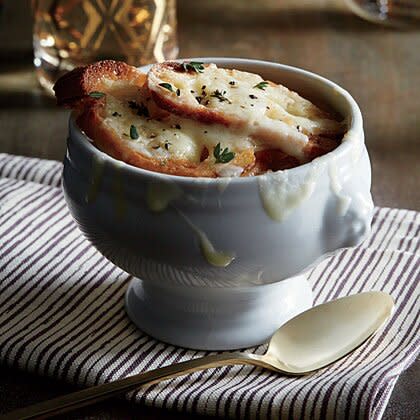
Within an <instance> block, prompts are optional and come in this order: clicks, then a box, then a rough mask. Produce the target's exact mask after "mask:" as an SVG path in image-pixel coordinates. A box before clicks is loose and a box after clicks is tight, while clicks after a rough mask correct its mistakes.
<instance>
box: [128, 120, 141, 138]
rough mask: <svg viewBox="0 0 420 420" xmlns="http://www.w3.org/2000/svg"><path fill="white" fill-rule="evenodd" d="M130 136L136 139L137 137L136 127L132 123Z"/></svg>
mask: <svg viewBox="0 0 420 420" xmlns="http://www.w3.org/2000/svg"><path fill="white" fill-rule="evenodd" d="M130 138H132V139H133V140H137V139H138V138H139V133H138V131H137V128H136V126H134V125H133V124H131V125H130Z"/></svg>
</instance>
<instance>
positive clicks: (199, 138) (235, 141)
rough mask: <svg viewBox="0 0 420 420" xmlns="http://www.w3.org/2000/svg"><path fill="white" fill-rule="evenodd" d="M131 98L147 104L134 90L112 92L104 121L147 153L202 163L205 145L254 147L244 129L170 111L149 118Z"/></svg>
mask: <svg viewBox="0 0 420 420" xmlns="http://www.w3.org/2000/svg"><path fill="white" fill-rule="evenodd" d="M130 95H131V96H130ZM130 101H136V103H143V105H144V106H146V107H147V101H145V100H143V101H141V100H139V98H138V95H137V96H136V95H133V93H132V92H131V94H129V95H121V94H119V95H118V97H116V96H111V95H108V96H107V104H106V111H105V112H106V117H105V119H104V124H105V125H107V126H108V127H109V128H110V129H112V130H114V131H115V133H116V134H117V135H118V136H119V137H120V138H121V141H123V142H125V143H126V144H127V145H128V146H129V147H130V148H132V149H133V150H135V151H137V152H140V153H142V154H143V155H144V156H147V157H154V158H157V159H162V160H166V159H171V158H177V159H186V160H188V161H190V162H194V163H198V162H200V157H201V153H202V151H203V148H204V147H206V148H207V149H208V150H209V151H210V153H211V152H212V150H213V149H214V147H215V146H216V145H217V144H218V143H221V145H222V147H228V148H229V150H231V151H233V152H238V151H242V150H246V149H249V148H253V147H254V141H253V140H252V139H251V138H250V136H248V135H247V134H246V133H244V132H243V131H241V130H230V129H228V128H226V127H225V126H223V125H219V124H212V125H202V124H198V123H197V122H196V121H194V120H189V119H185V118H180V117H177V116H175V115H169V114H168V115H167V116H165V117H163V118H161V119H160V120H158V119H153V118H147V117H146V116H144V115H143V116H142V115H137V110H136V109H135V108H132V107H130ZM132 125H133V126H135V127H136V130H137V133H138V138H137V139H132V138H131V136H130V127H131V126H132Z"/></svg>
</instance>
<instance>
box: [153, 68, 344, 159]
mask: <svg viewBox="0 0 420 420" xmlns="http://www.w3.org/2000/svg"><path fill="white" fill-rule="evenodd" d="M147 86H148V88H149V90H150V91H151V92H152V97H153V99H154V101H155V102H156V103H157V104H158V106H159V107H161V108H163V109H165V110H167V111H168V112H171V113H173V114H176V115H179V116H181V117H184V118H191V119H195V120H197V121H199V122H201V123H204V124H214V123H218V124H222V125H225V126H227V127H230V128H232V129H241V130H242V131H243V132H244V133H247V135H248V136H250V137H252V138H254V139H255V141H256V143H257V147H258V148H259V149H261V148H273V149H280V150H281V151H282V152H283V153H286V154H287V155H289V156H292V157H294V158H296V159H297V160H298V161H299V162H300V163H304V162H307V161H309V160H311V159H312V158H313V157H314V154H313V153H312V152H314V149H313V147H312V146H311V145H310V143H311V139H312V137H315V138H316V140H315V141H316V142H317V143H319V139H322V138H327V139H328V138H336V137H337V136H339V135H340V134H343V131H344V128H345V127H344V125H343V124H341V123H340V122H338V121H336V120H335V119H334V118H333V117H332V116H331V115H329V114H328V113H327V112H325V111H323V110H321V109H320V108H318V107H317V106H315V105H314V104H312V103H311V102H310V101H308V100H306V99H304V98H302V97H301V96H299V95H298V94H297V93H295V92H292V91H290V90H289V89H287V88H286V87H284V86H282V85H278V84H275V83H272V82H269V81H265V80H263V79H262V78H261V77H260V76H259V75H257V74H253V73H247V72H243V71H238V70H231V69H221V68H218V67H217V66H216V65H215V64H203V63H196V62H195V63H194V62H191V63H177V62H167V63H161V64H156V65H154V66H153V67H152V68H151V70H150V72H149V73H148V78H147Z"/></svg>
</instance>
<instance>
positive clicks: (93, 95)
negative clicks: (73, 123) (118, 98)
mask: <svg viewBox="0 0 420 420" xmlns="http://www.w3.org/2000/svg"><path fill="white" fill-rule="evenodd" d="M89 96H90V97H91V98H95V99H101V98H103V97H104V96H105V93H103V92H98V91H97V90H95V91H93V92H90V93H89Z"/></svg>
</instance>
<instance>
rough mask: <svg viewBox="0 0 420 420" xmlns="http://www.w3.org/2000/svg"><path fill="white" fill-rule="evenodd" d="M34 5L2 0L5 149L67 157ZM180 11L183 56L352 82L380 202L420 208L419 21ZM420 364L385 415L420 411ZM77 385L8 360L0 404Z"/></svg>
mask: <svg viewBox="0 0 420 420" xmlns="http://www.w3.org/2000/svg"><path fill="white" fill-rule="evenodd" d="M27 3H29V2H27ZM0 4H1V1H0ZM0 7H1V6H0ZM28 8H29V7H28V5H27V4H26V2H25V3H24V2H13V1H12V0H3V9H2V10H1V9H0V64H1V66H0V152H7V153H13V154H20V155H27V156H38V157H43V158H50V159H59V160H61V159H62V157H63V155H64V151H65V138H66V130H67V127H66V120H67V112H66V111H63V110H61V109H57V108H55V105H54V101H53V100H52V99H51V98H48V97H46V96H44V95H43V94H42V92H41V91H40V89H39V88H38V86H37V84H36V80H35V77H34V73H33V69H32V64H31V61H32V49H31V17H30V11H29V10H28ZM178 21H179V44H180V56H181V57H192V56H234V57H249V58H259V59H265V60H270V61H276V62H280V63H285V64H290V65H294V66H298V67H302V68H305V69H308V70H310V71H314V72H316V73H319V74H321V75H323V76H325V77H327V78H329V79H331V80H333V81H335V82H337V83H339V84H340V85H342V86H343V87H345V88H346V89H347V90H349V91H350V93H351V94H352V95H353V96H354V98H355V99H356V101H358V103H359V105H360V107H361V109H362V113H363V115H364V122H365V133H366V142H367V146H368V149H369V152H370V155H371V160H372V166H373V186H372V191H373V196H374V201H375V203H376V205H379V206H389V207H400V208H410V209H415V210H419V209H420V194H419V188H418V185H419V179H420V165H419V155H420V153H419V149H420V148H419V136H420V134H419V133H420V31H410V32H408V31H407V32H402V31H397V30H390V29H384V28H381V27H379V26H375V25H372V24H370V23H367V22H364V21H362V20H360V19H359V18H358V17H356V16H353V15H352V14H351V13H350V12H349V11H348V10H347V9H346V7H345V4H344V1H339V0H329V1H328V0H324V1H323V0H319V1H315V0H305V1H299V2H297V1H294V0H287V1H285V0H258V1H257V0H256V1H245V0H230V1H229V2H227V1H222V0H200V1H194V0H179V1H178ZM418 373H419V369H418V366H417V367H416V366H412V367H411V368H410V369H409V370H408V371H407V372H406V373H405V374H403V375H402V377H401V378H400V380H399V381H398V383H397V386H396V389H395V391H394V393H393V395H392V397H391V402H390V404H389V406H388V408H387V411H386V413H385V417H384V418H386V419H395V418H400V419H411V418H413V419H414V418H420V408H419V406H418V404H416V397H417V395H416V394H417V393H418V390H419V386H418V379H417V380H416V376H417V377H418ZM69 390H71V387H69V386H67V385H64V384H58V383H56V382H54V381H52V380H49V379H46V378H36V377H33V376H31V375H29V374H24V373H21V372H17V371H12V370H10V369H8V368H6V367H2V368H1V369H0V413H1V412H6V411H8V410H11V409H14V408H17V407H21V406H24V405H27V404H30V403H34V402H36V401H40V400H42V399H46V398H51V397H53V396H56V395H59V394H62V393H65V392H69ZM86 417H89V418H91V419H96V418H108V419H119V418H132V417H133V418H134V417H136V418H138V417H141V418H143V419H156V418H159V419H168V420H169V419H181V418H192V417H188V416H185V415H179V414H174V413H169V412H164V411H159V410H155V409H146V408H144V407H138V406H131V405H129V404H128V403H125V402H122V401H116V400H115V401H110V402H107V403H103V404H99V405H96V406H94V407H91V408H87V409H85V410H82V411H80V412H78V413H76V414H74V415H70V416H66V417H65V418H86Z"/></svg>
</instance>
